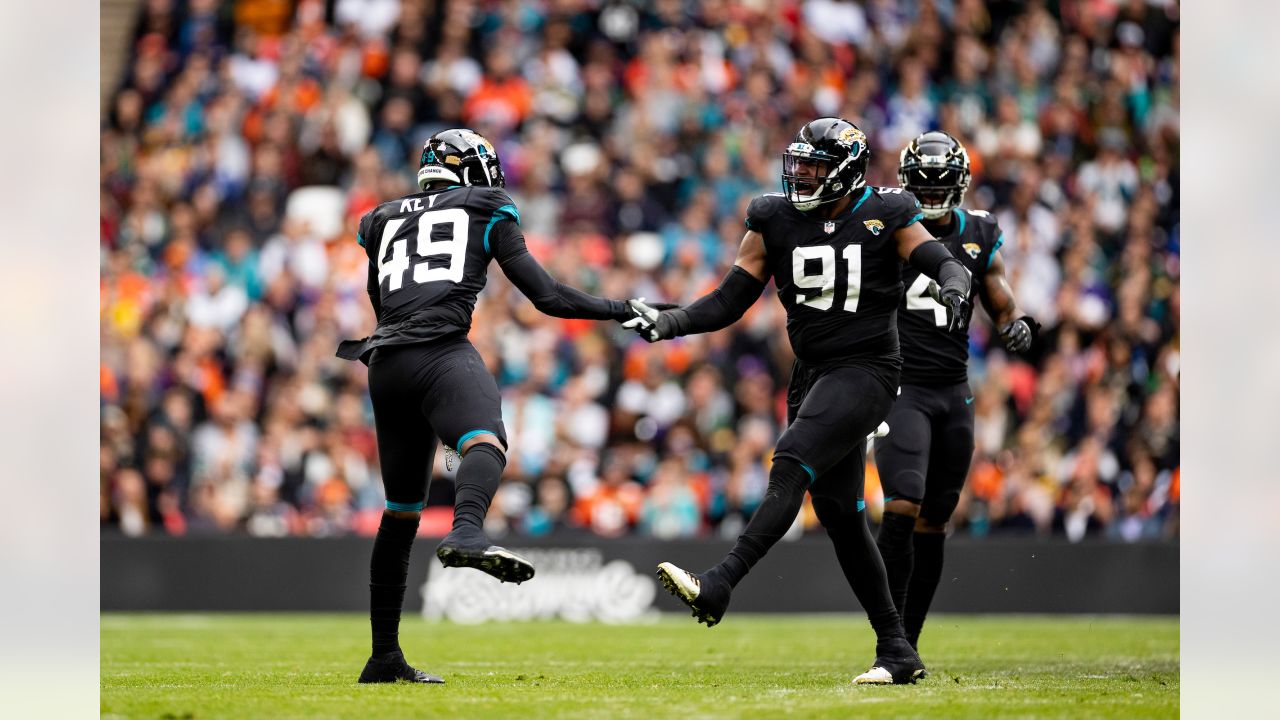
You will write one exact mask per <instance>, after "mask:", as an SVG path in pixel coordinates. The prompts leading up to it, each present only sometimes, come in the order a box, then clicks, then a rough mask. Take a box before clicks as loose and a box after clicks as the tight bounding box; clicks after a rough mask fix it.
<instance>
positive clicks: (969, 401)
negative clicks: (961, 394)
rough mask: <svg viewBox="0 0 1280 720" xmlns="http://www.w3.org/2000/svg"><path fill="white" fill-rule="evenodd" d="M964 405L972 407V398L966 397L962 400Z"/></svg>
mask: <svg viewBox="0 0 1280 720" xmlns="http://www.w3.org/2000/svg"><path fill="white" fill-rule="evenodd" d="M964 404H965V405H972V404H973V398H971V397H967V398H965V399H964Z"/></svg>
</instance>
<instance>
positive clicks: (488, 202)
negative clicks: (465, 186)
mask: <svg viewBox="0 0 1280 720" xmlns="http://www.w3.org/2000/svg"><path fill="white" fill-rule="evenodd" d="M466 203H467V205H469V206H471V207H473V208H475V209H477V210H480V211H482V212H485V213H493V212H497V211H498V210H500V209H502V208H505V207H510V208H512V209H513V210H514V209H515V206H516V204H515V201H513V200H512V199H511V196H510V195H508V194H507V191H506V190H504V189H502V188H498V187H485V186H483V185H481V186H472V187H471V189H470V192H469V194H468V195H467V200H466ZM516 215H517V217H519V213H516Z"/></svg>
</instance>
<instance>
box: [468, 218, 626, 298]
mask: <svg viewBox="0 0 1280 720" xmlns="http://www.w3.org/2000/svg"><path fill="white" fill-rule="evenodd" d="M491 237H492V238H493V247H494V258H496V259H497V261H498V266H499V267H501V268H502V272H503V273H504V274H505V275H506V276H507V277H508V278H509V279H510V280H511V282H512V284H514V285H515V286H516V287H517V288H518V289H519V290H520V292H522V293H524V294H525V297H527V298H529V299H530V300H531V301H533V306H534V307H536V308H538V311H539V312H542V313H545V314H547V315H550V316H552V317H558V318H583V319H586V320H626V319H627V318H630V317H632V314H631V311H630V310H629V309H627V304H626V303H625V302H623V301H621V300H607V299H605V298H599V297H596V296H595V295H590V294H588V293H585V292H582V291H581V290H578V289H576V288H571V287H569V286H568V285H565V284H564V283H561V282H560V281H558V280H556V279H555V278H553V277H551V275H550V274H548V273H547V271H546V269H545V268H543V267H542V266H541V265H539V264H538V261H537V260H535V259H534V258H533V256H532V255H530V254H529V248H528V247H526V246H525V243H524V234H523V233H521V232H520V226H519V225H516V224H515V223H514V222H511V221H510V220H503V221H500V222H499V223H498V224H497V225H496V226H494V228H493V233H492V235H491Z"/></svg>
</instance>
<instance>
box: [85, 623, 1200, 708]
mask: <svg viewBox="0 0 1280 720" xmlns="http://www.w3.org/2000/svg"><path fill="white" fill-rule="evenodd" d="M367 637H368V620H367V619H366V618H364V617H362V616H359V615H122V614H107V615H104V616H103V617H102V696H101V703H102V713H103V716H104V717H109V718H116V717H121V718H123V717H128V718H169V719H174V718H191V719H193V720H203V719H204V718H267V717H270V718H285V717H290V718H360V719H361V720H375V719H376V720H382V719H383V718H399V717H405V718H409V717H415V718H508V717H510V718H645V719H646V720H657V719H659V718H676V717H678V718H681V719H682V720H688V719H692V718H737V717H750V718H762V717H794V718H809V717H814V718H848V717H860V718H861V717H903V718H905V717H928V718H931V720H936V719H938V718H987V717H994V716H1001V717H1037V718H1049V717H1061V718H1068V717H1070V718H1080V717H1090V718H1112V717H1114V718H1142V717H1176V716H1177V714H1178V622H1177V619H1176V618H1160V619H1147V618H1129V617H1120V618H1117V617H972V616H954V615H953V616H938V617H936V618H931V619H930V625H929V626H928V628H926V631H925V635H924V638H923V640H922V647H921V650H922V656H923V657H924V660H925V662H926V663H927V664H928V665H929V668H930V671H931V672H932V676H931V677H929V678H928V679H926V680H923V681H921V682H920V683H919V684H917V685H914V686H895V687H867V686H860V687H855V686H853V685H852V684H850V679H851V678H852V677H853V676H854V675H855V674H857V673H859V672H862V671H863V670H865V669H866V668H867V666H868V664H869V662H870V660H871V659H872V657H871V650H872V644H873V636H872V633H871V630H870V628H869V627H868V626H867V623H866V620H865V619H864V618H862V617H855V616H852V615H833V616H823V615H808V616H762V615H756V616H751V615H739V616H733V615H731V616H729V618H728V619H727V620H726V621H725V622H724V623H722V624H721V625H719V626H717V627H716V628H714V629H710V630H709V629H707V628H705V627H703V626H701V625H696V624H695V623H694V622H693V620H692V619H691V618H688V617H666V618H663V619H662V620H660V621H658V622H655V623H653V624H647V625H573V624H568V623H560V622H541V623H513V624H489V625H476V626H463V625H453V624H443V623H441V624H436V623H427V622H425V621H423V620H421V619H418V618H410V619H408V620H407V621H406V622H405V623H404V624H403V626H402V628H401V633H400V638H401V645H402V646H403V647H404V648H405V653H406V656H407V657H408V658H409V661H410V662H412V663H414V664H415V665H417V666H418V667H419V668H422V669H424V670H427V671H429V672H433V673H437V674H440V675H443V676H444V677H445V679H446V680H447V683H448V684H446V685H444V686H440V685H431V686H422V685H416V686H415V685H407V684H402V685H381V686H361V685H357V684H356V682H355V678H356V676H357V675H358V674H359V672H360V668H361V667H362V666H363V664H364V660H365V658H366V657H367V655H368V646H367Z"/></svg>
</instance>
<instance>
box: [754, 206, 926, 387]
mask: <svg viewBox="0 0 1280 720" xmlns="http://www.w3.org/2000/svg"><path fill="white" fill-rule="evenodd" d="M855 193H856V194H855V195H854V201H853V205H851V206H850V209H849V210H846V211H845V212H843V213H841V214H840V215H839V216H838V217H835V218H832V219H830V220H828V219H826V218H822V217H818V216H817V215H812V214H808V213H803V212H801V211H799V210H796V209H795V208H794V207H793V206H792V205H791V203H790V202H788V201H787V199H786V198H785V197H783V196H782V195H781V194H777V193H769V194H767V195H761V196H759V197H756V198H755V199H753V200H752V201H751V204H750V205H748V206H747V228H749V229H751V230H755V231H756V232H759V233H760V234H761V235H763V236H764V246H765V254H766V260H767V264H768V268H769V273H770V274H771V275H772V276H773V278H774V282H775V284H776V285H777V289H778V298H779V299H780V300H781V301H782V306H783V307H784V308H786V310H787V334H788V336H789V337H790V339H791V347H792V349H793V350H794V351H795V354H796V357H797V358H799V359H800V360H802V361H805V362H810V363H833V362H842V361H855V364H864V363H865V364H870V365H879V366H883V365H886V364H887V365H889V366H892V367H893V368H894V369H895V370H896V368H897V367H898V366H899V365H900V364H901V355H900V354H899V349H898V330H897V318H896V313H897V309H898V305H899V303H900V302H901V300H902V287H903V286H902V270H901V268H902V260H901V258H899V257H898V245H897V241H896V240H895V239H894V237H893V234H894V233H895V232H897V231H898V230H899V229H901V228H903V227H906V226H908V225H910V224H912V223H914V222H917V221H919V220H920V219H921V218H923V215H922V214H921V212H920V203H918V202H917V201H916V199H915V197H914V196H913V195H911V193H908V192H905V191H903V190H902V189H901V188H880V187H877V188H873V187H870V186H868V187H867V188H865V189H864V190H863V191H861V192H858V191H855Z"/></svg>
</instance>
